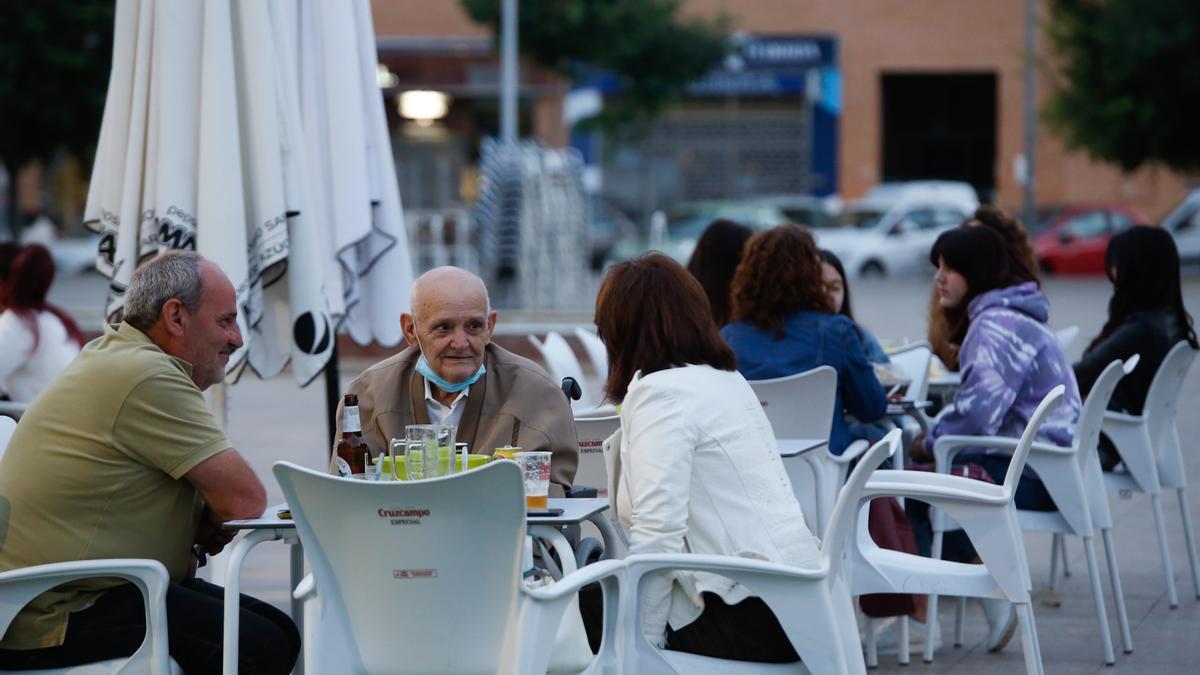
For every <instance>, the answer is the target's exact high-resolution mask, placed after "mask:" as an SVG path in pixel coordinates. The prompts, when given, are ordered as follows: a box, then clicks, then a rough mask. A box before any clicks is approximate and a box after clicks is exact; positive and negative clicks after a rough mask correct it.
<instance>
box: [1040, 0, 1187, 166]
mask: <svg viewBox="0 0 1200 675" xmlns="http://www.w3.org/2000/svg"><path fill="white" fill-rule="evenodd" d="M1048 19H1049V20H1048V22H1047V26H1046V29H1047V34H1048V35H1049V38H1050V44H1051V47H1052V49H1053V51H1054V55H1055V57H1056V61H1057V64H1058V65H1059V68H1060V75H1061V76H1062V78H1063V80H1064V81H1063V83H1062V85H1061V86H1060V87H1059V89H1058V90H1057V91H1056V92H1055V93H1054V95H1053V98H1052V99H1051V100H1050V101H1049V103H1048V105H1047V106H1046V108H1045V109H1044V115H1045V117H1046V119H1047V120H1048V121H1049V122H1050V123H1051V125H1052V126H1053V127H1054V128H1055V129H1057V130H1058V131H1059V132H1060V133H1062V134H1063V137H1064V139H1065V140H1066V142H1067V145H1068V146H1070V147H1073V148H1083V149H1085V150H1086V151H1087V152H1088V153H1089V154H1090V155H1091V156H1093V157H1095V158H1097V159H1101V160H1106V161H1111V162H1115V163H1117V164H1119V165H1120V166H1121V167H1122V168H1124V169H1126V170H1132V169H1135V168H1137V167H1139V166H1141V165H1143V164H1145V163H1147V162H1161V163H1162V164H1165V165H1166V166H1168V167H1171V168H1173V169H1176V170H1180V171H1195V170H1197V169H1200V0H1051V2H1050V14H1049V18H1048Z"/></svg>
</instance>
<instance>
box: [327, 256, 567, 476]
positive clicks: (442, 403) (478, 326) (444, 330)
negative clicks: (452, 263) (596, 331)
mask: <svg viewBox="0 0 1200 675" xmlns="http://www.w3.org/2000/svg"><path fill="white" fill-rule="evenodd" d="M400 326H401V328H403V329H404V338H405V340H406V341H407V342H408V345H409V346H408V347H407V348H406V349H405V350H404V351H402V352H400V353H399V354H396V355H395V356H392V357H390V358H387V359H384V360H383V361H380V362H379V363H377V364H375V365H373V366H371V367H370V368H368V369H367V370H366V371H365V372H364V373H363V374H362V375H359V376H358V378H357V379H355V380H354V382H353V383H351V385H350V388H349V389H347V390H346V393H347V394H356V395H357V396H358V407H359V418H360V420H361V421H362V433H363V438H364V439H365V440H366V442H367V445H368V446H369V447H370V449H371V452H372V453H373V454H374V453H379V452H386V451H387V447H388V442H389V441H390V439H393V438H404V437H405V427H406V426H408V425H409V424H449V425H453V426H455V427H457V429H458V431H457V434H456V439H457V440H458V441H459V442H465V443H467V444H468V446H469V447H470V450H471V452H472V453H478V454H487V455H490V454H492V452H493V451H494V450H495V449H496V448H498V447H503V446H505V445H515V446H520V447H521V448H524V449H525V450H530V451H534V450H540V451H549V452H552V453H554V454H553V456H552V458H551V476H550V481H551V485H550V491H551V496H562V494H563V492H564V490H565V489H566V488H569V487H571V483H572V481H573V480H574V478H575V467H576V465H577V464H578V462H579V440H578V439H577V438H576V436H575V423H574V421H573V419H572V416H571V407H570V405H569V404H568V403H567V400H566V397H565V396H563V393H562V390H561V389H560V388H559V384H558V383H556V382H554V381H553V380H551V379H550V376H549V375H547V374H546V371H544V370H542V368H541V367H540V366H538V365H537V364H536V363H534V362H533V361H530V360H529V359H526V358H524V357H521V356H517V355H516V354H513V353H512V352H510V351H508V350H506V349H504V348H502V347H500V346H498V345H495V344H492V342H491V340H492V330H493V329H494V328H495V326H496V311H495V310H493V309H492V308H491V303H490V302H489V300H488V292H487V287H486V286H484V283H483V280H482V279H480V278H479V277H477V276H475V275H474V274H471V273H470V272H468V271H466V270H463V269H459V268H457V267H438V268H436V269H432V270H429V271H428V272H426V273H425V274H422V275H421V276H420V277H418V278H417V280H416V282H414V283H413V289H412V313H411V314H403V315H401V317H400ZM337 419H338V430H337V432H338V437H340V436H341V420H342V410H341V406H340V405H339V407H338V415H337Z"/></svg>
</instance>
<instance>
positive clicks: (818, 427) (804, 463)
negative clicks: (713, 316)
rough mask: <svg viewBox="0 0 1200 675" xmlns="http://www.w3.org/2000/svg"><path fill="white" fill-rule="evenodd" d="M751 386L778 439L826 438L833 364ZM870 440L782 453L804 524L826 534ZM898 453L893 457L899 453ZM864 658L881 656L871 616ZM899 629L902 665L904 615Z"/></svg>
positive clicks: (872, 664) (870, 659) (872, 663)
mask: <svg viewBox="0 0 1200 675" xmlns="http://www.w3.org/2000/svg"><path fill="white" fill-rule="evenodd" d="M750 387H751V388H752V389H754V393H755V394H756V395H757V396H758V402H759V403H760V404H762V407H763V412H765V413H766V414H767V420H768V421H770V422H771V430H772V431H773V432H774V434H775V438H776V439H778V440H784V439H790V438H822V439H825V440H826V441H828V440H829V435H830V432H831V430H832V427H833V415H834V404H835V403H836V401H837V398H836V397H837V370H835V369H834V368H832V367H830V366H820V367H817V368H813V369H812V370H807V371H805V372H803V373H797V374H795V375H788V376H785V377H777V378H772V379H769V380H755V381H752V382H750ZM868 447H869V444H868V443H867V442H866V441H864V440H857V441H854V442H853V443H851V444H850V445H849V447H847V448H846V450H845V452H843V453H842V454H841V455H835V454H833V453H832V452H830V451H829V448H828V447H826V448H825V449H823V450H814V451H811V452H806V453H804V454H803V455H801V456H800V458H799V461H797V460H796V458H785V459H784V462H783V466H784V469H785V470H787V473H788V478H790V479H791V481H792V490H793V491H794V493H795V495H796V500H797V501H799V502H800V506H801V509H802V511H803V513H804V520H805V523H806V524H807V525H808V528H809V529H810V530H811V531H812V532H813V534H816V535H817V536H819V537H824V536H825V532H826V528H827V527H828V524H829V518H830V517H831V515H832V514H833V508H834V503H835V501H836V500H837V497H838V491H839V490H841V489H842V485H843V484H844V483H845V482H846V474H847V473H848V472H849V471H850V465H851V463H852V462H854V460H856V459H858V458H859V457H860V456H861V455H862V454H863V453H864V452H866V451H867V449H868ZM902 453H903V450H901V453H897V455H895V457H897V458H898V457H899V455H900V454H902ZM866 629H867V664H868V665H869V666H870V667H872V668H874V667H875V666H876V665H878V662H879V658H878V655H877V653H876V647H875V639H874V638H875V630H876V629H875V620H874V619H872V618H870V617H867V619H866ZM898 630H899V632H900V636H899V639H898V644H899V647H900V649H899V654H898V656H899V662H900V663H901V664H902V665H904V664H907V663H908V661H909V656H908V617H901V618H900V621H899V624H898Z"/></svg>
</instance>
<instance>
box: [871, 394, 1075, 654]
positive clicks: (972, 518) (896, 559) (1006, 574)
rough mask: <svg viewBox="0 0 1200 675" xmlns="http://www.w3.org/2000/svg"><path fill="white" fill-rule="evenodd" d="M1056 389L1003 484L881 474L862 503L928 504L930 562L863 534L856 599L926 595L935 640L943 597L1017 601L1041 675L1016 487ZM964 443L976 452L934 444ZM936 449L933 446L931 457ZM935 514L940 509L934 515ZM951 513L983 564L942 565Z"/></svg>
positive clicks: (1027, 646)
mask: <svg viewBox="0 0 1200 675" xmlns="http://www.w3.org/2000/svg"><path fill="white" fill-rule="evenodd" d="M1064 392H1065V388H1064V387H1063V386H1062V385H1059V386H1057V387H1055V388H1054V389H1052V390H1051V391H1050V393H1049V394H1047V395H1046V397H1045V398H1044V399H1042V402H1041V403H1040V404H1039V405H1038V407H1037V409H1036V410H1035V411H1034V412H1033V415H1032V416H1031V417H1030V419H1029V423H1028V425H1027V426H1026V427H1025V432H1024V433H1023V434H1021V439H1020V441H1019V442H1018V443H1017V446H1016V449H1015V450H1014V451H1013V455H1012V460H1011V462H1010V463H1009V467H1008V473H1007V474H1006V476H1005V480H1004V484H1003V485H992V484H990V483H984V482H983V481H977V480H973V479H970V478H965V477H962V476H952V475H949V474H944V473H929V472H924V471H895V470H891V471H876V472H875V475H874V476H872V477H871V479H870V480H869V481H867V485H866V487H864V488H863V494H862V496H863V498H864V499H870V498H874V497H887V496H891V497H904V498H907V499H916V500H918V501H923V502H927V503H928V504H929V505H930V507H931V510H930V512H931V515H933V517H934V541H933V557H932V558H923V557H920V556H915V555H910V554H907V553H901V552H899V551H888V550H882V549H880V548H879V547H878V546H876V545H875V543H874V542H873V541H872V540H871V538H870V536H869V535H867V533H865V532H864V530H865V528H863V527H861V526H860V528H859V532H858V536H857V537H856V539H855V546H853V547H852V548H851V556H853V558H854V565H853V567H852V574H853V577H852V585H853V588H854V591H855V592H856V593H929V594H930V597H929V610H928V615H929V621H930V630H929V632H930V634H931V635H932V634H934V633H935V630H934V627H933V626H934V622H936V621H937V616H938V614H937V598H938V595H939V594H946V595H958V596H966V597H977V598H997V599H1005V600H1008V601H1009V602H1012V603H1013V604H1014V605H1015V606H1016V609H1017V617H1018V618H1019V620H1020V624H1021V643H1022V647H1023V648H1024V652H1025V669H1026V671H1027V672H1029V673H1038V674H1040V673H1042V672H1044V671H1043V669H1042V657H1041V649H1040V647H1039V645H1038V637H1037V630H1036V628H1035V627H1034V622H1033V609H1032V607H1031V606H1030V588H1031V584H1030V580H1029V564H1028V562H1027V560H1026V556H1025V543H1024V540H1023V538H1022V535H1021V525H1020V522H1019V520H1018V516H1017V509H1016V507H1015V505H1014V504H1013V497H1014V495H1015V494H1016V488H1017V481H1018V480H1019V479H1020V477H1021V471H1022V469H1024V467H1025V461H1026V459H1027V458H1028V457H1029V452H1030V450H1031V448H1032V446H1033V440H1034V438H1035V437H1036V436H1037V432H1038V429H1039V428H1040V427H1041V425H1042V421H1043V420H1044V419H1045V418H1046V415H1048V414H1049V413H1050V411H1051V410H1053V409H1054V408H1055V407H1057V406H1058V405H1059V403H1060V402H1061V401H1062V398H1063V393H1064ZM961 439H969V443H970V444H971V445H972V446H974V447H978V446H979V445H980V443H979V441H980V440H983V439H980V438H977V437H964V436H944V437H942V438H939V439H938V441H937V443H940V444H941V445H942V447H943V448H944V447H949V446H953V445H955V444H956V443H959V442H960V440H961ZM937 451H938V447H937V444H935V448H934V452H935V453H937ZM935 509H936V510H935ZM942 512H945V513H947V514H949V515H950V516H951V517H952V518H953V519H954V520H955V521H956V522H957V523H958V524H959V525H960V526H961V527H962V528H963V529H964V530H966V532H967V536H969V537H970V538H971V542H972V543H973V544H974V545H975V548H976V551H977V552H978V553H979V557H980V559H982V560H983V563H984V564H982V565H970V564H964V563H958V562H951V561H946V560H941V559H940V558H941V552H942V551H941V548H942V538H941V533H940V530H939V527H940V524H939V518H940V517H941V514H942ZM933 648H934V640H932V639H930V640H927V641H926V643H925V661H926V662H927V663H929V662H932V661H933Z"/></svg>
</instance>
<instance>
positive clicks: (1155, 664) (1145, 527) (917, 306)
mask: <svg viewBox="0 0 1200 675" xmlns="http://www.w3.org/2000/svg"><path fill="white" fill-rule="evenodd" d="M852 290H853V293H854V301H855V310H856V312H857V314H858V317H859V320H860V321H862V322H863V323H864V324H865V325H866V326H867V327H868V328H870V329H871V331H872V332H874V333H875V334H876V335H877V336H878V337H880V338H881V339H895V340H900V339H903V338H910V339H919V338H920V337H922V336H923V335H924V326H925V303H926V299H927V298H928V281H927V280H925V279H900V280H887V281H870V282H868V281H860V282H857V283H855V284H854V286H853V289H852ZM1046 290H1047V293H1048V294H1049V296H1050V299H1051V303H1052V309H1051V321H1050V323H1051V326H1052V327H1054V328H1063V327H1066V326H1070V325H1078V326H1079V327H1080V329H1081V330H1080V338H1079V340H1077V342H1076V344H1075V345H1074V347H1073V349H1072V350H1071V352H1072V353H1070V354H1069V356H1072V357H1077V356H1078V354H1079V352H1080V351H1081V350H1082V347H1083V345H1084V344H1086V342H1087V340H1088V339H1090V336H1093V335H1095V334H1096V332H1097V331H1098V330H1099V327H1100V325H1101V323H1102V322H1103V319H1104V315H1105V307H1106V303H1107V299H1108V295H1109V288H1108V285H1107V283H1106V282H1105V281H1103V280H1097V279H1089V280H1076V279H1052V280H1050V281H1049V282H1048V283H1047V284H1046ZM1184 292H1185V298H1186V301H1187V304H1188V307H1189V309H1190V311H1191V313H1192V315H1193V316H1196V317H1200V278H1197V277H1195V276H1193V277H1191V278H1189V279H1188V280H1187V282H1186V284H1185V291H1184ZM103 293H104V285H103V282H102V281H101V280H100V279H99V278H98V277H95V276H84V277H75V278H69V279H63V280H61V281H60V283H59V285H58V286H57V288H56V289H55V292H54V294H53V296H52V298H53V299H54V300H55V301H57V302H60V303H61V304H63V305H65V306H67V307H68V308H70V309H71V310H73V311H75V312H76V313H77V315H79V316H81V318H83V319H84V320H85V322H86V321H87V320H88V319H89V318H91V319H92V320H93V321H95V322H98V320H99V316H98V312H97V311H96V307H98V306H99V305H100V303H101V302H102V296H103ZM509 316H512V315H511V314H510V315H509ZM578 316H579V317H585V316H587V313H586V312H581V313H580V314H579V315H578ZM539 318H540V317H538V316H537V315H529V314H525V315H522V316H521V317H520V320H521V321H522V322H523V323H524V322H531V323H534V324H535V323H536V322H537V321H538V320H539ZM563 319H564V317H562V316H556V317H551V318H550V319H549V320H552V321H556V322H559V321H562V320H563ZM501 321H504V317H503V316H502V318H501ZM369 363H370V361H368V360H365V359H361V358H360V359H349V360H346V361H344V362H343V364H342V366H343V368H342V371H343V372H342V381H343V383H348V382H349V381H350V379H351V378H352V377H354V376H355V375H357V374H358V373H359V372H361V370H362V369H363V368H365V367H366V366H367V365H369ZM229 391H230V394H229V399H230V415H229V436H230V439H231V440H232V442H233V443H234V445H235V446H236V447H237V448H238V449H239V450H241V452H243V453H244V454H245V455H246V457H247V458H248V459H249V461H250V462H251V464H252V465H253V466H254V468H255V470H257V471H258V472H259V475H260V476H261V477H262V478H263V480H264V482H265V483H266V484H267V485H268V490H269V492H270V498H271V499H272V500H274V501H278V500H280V493H279V489H278V487H277V486H276V485H275V481H274V480H273V479H272V478H271V473H270V466H271V464H272V463H273V462H275V461H277V460H280V459H287V460H290V461H293V462H297V463H299V464H303V465H307V466H312V467H320V466H324V465H325V463H326V461H327V460H326V458H327V453H328V447H329V439H327V438H325V434H326V432H325V419H324V415H323V413H322V410H323V391H322V389H320V388H319V387H318V386H311V387H309V388H308V389H299V388H298V387H297V386H296V385H295V383H294V381H293V380H292V379H291V378H290V377H288V376H284V377H279V378H275V379H273V380H270V381H260V380H257V379H255V378H254V377H253V376H248V377H246V378H243V380H242V381H241V382H239V383H238V384H237V385H235V386H233V387H231V388H230V390H229ZM1197 400H1200V367H1197V368H1193V369H1192V372H1191V375H1190V376H1189V379H1188V381H1187V382H1186V384H1185V385H1184V389H1183V393H1182V401H1181V403H1180V412H1181V414H1180V420H1179V426H1180V436H1181V437H1182V439H1183V442H1184V445H1185V454H1186V455H1187V458H1188V460H1187V461H1188V470H1189V472H1190V473H1191V475H1192V476H1193V477H1194V478H1200V452H1198V450H1200V448H1197V447H1196V439H1197V438H1200V414H1197V413H1200V406H1198V405H1197V404H1196V401H1197ZM1110 501H1111V503H1112V506H1113V509H1114V516H1115V518H1116V527H1115V539H1116V544H1117V558H1118V561H1119V565H1120V569H1121V576H1122V580H1123V583H1124V586H1125V593H1126V602H1127V605H1128V609H1129V619H1130V622H1131V625H1132V627H1133V639H1134V647H1135V651H1134V653H1133V654H1132V655H1122V654H1121V653H1120V639H1119V636H1118V635H1117V626H1116V620H1115V616H1114V615H1113V613H1112V603H1111V598H1109V596H1108V594H1107V582H1105V589H1106V596H1105V597H1106V602H1108V603H1109V615H1110V625H1111V632H1112V636H1113V642H1114V644H1115V645H1116V646H1117V666H1116V669H1115V672H1137V673H1179V672H1195V671H1196V670H1197V669H1198V667H1197V666H1196V665H1195V664H1196V663H1198V662H1200V640H1196V636H1197V635H1200V600H1198V599H1197V598H1196V596H1197V590H1198V589H1196V588H1195V587H1194V586H1193V585H1192V581H1191V579H1190V575H1189V573H1188V570H1187V555H1186V553H1185V551H1184V547H1183V539H1182V536H1181V530H1180V514H1179V509H1178V504H1177V502H1176V501H1175V498H1174V496H1170V497H1168V498H1167V499H1166V500H1165V506H1166V519H1167V528H1168V532H1169V534H1170V535H1171V536H1172V537H1173V540H1172V560H1173V562H1174V565H1175V576H1176V582H1177V584H1178V588H1179V595H1180V605H1179V608H1178V609H1176V610H1169V609H1167V605H1166V600H1165V593H1164V590H1163V583H1162V579H1161V576H1160V572H1159V563H1158V555H1157V544H1156V538H1155V536H1154V528H1153V521H1152V519H1151V516H1150V510H1149V504H1148V500H1147V499H1145V498H1141V497H1134V498H1131V499H1120V498H1118V497H1117V496H1116V495H1111V499H1110ZM1189 501H1190V507H1191V509H1192V513H1193V514H1196V515H1197V516H1200V496H1197V494H1196V491H1193V492H1192V494H1190V496H1189ZM1049 539H1050V537H1049V535H1028V536H1027V537H1026V546H1027V550H1028V553H1029V556H1030V561H1031V567H1032V569H1033V572H1034V587H1035V590H1037V591H1038V593H1039V601H1038V602H1036V603H1035V604H1036V607H1035V611H1036V617H1037V624H1038V629H1039V635H1040V638H1041V643H1042V651H1043V657H1044V659H1045V663H1046V670H1047V672H1050V673H1085V672H1086V673H1095V672H1102V671H1103V672H1114V671H1107V670H1105V669H1104V668H1103V660H1102V657H1101V651H1100V643H1099V640H1098V636H1097V627H1096V622H1095V613H1094V610H1093V605H1092V600H1091V595H1090V591H1089V590H1088V588H1089V587H1088V577H1087V574H1086V566H1085V563H1084V558H1083V549H1082V547H1081V546H1080V544H1079V542H1078V541H1070V542H1069V543H1068V552H1069V556H1070V566H1071V570H1072V572H1073V575H1072V576H1071V577H1070V578H1069V579H1066V580H1065V581H1064V582H1060V587H1059V592H1058V594H1057V600H1058V601H1061V605H1060V606H1057V607H1055V606H1052V605H1053V604H1054V603H1052V602H1043V601H1042V600H1048V599H1049V597H1048V595H1047V594H1046V593H1045V590H1044V589H1045V587H1046V582H1047V579H1048V574H1049V572H1048V570H1049ZM1100 559H1101V560H1103V554H1102V553H1101V554H1100ZM286 570H287V566H286V557H285V554H284V551H283V547H281V546H277V545H274V544H264V545H262V546H260V547H258V548H257V549H256V550H255V551H254V552H253V553H251V555H250V557H249V558H248V560H247V565H246V568H245V572H244V576H243V581H244V588H245V590H246V591H247V592H250V593H253V594H255V595H258V596H260V597H263V598H265V599H267V600H269V601H271V602H273V603H275V604H277V605H280V606H284V605H285V604H286V601H287V600H286V598H287V572H286ZM1101 573H1102V574H1103V575H1107V569H1106V568H1105V566H1104V564H1103V562H1101ZM1104 578H1105V579H1107V576H1105V577H1104ZM951 605H952V603H949V602H943V603H942V608H943V624H944V625H945V626H946V627H947V630H948V629H949V626H950V625H952V620H951V616H952V615H951V614H950V613H949V611H950V609H951ZM984 630H985V624H984V621H983V618H982V615H981V614H980V613H979V611H978V609H975V608H973V607H972V608H970V609H968V614H967V622H966V645H965V646H964V647H963V648H962V649H953V648H950V647H944V648H943V649H942V650H941V651H940V652H939V653H938V657H937V660H936V661H935V662H934V664H932V665H925V664H922V663H921V662H920V658H919V656H917V657H916V658H915V659H914V663H913V665H911V666H909V667H907V668H905V669H904V670H905V671H907V672H939V673H940V672H978V673H985V672H1019V671H1020V670H1021V668H1022V662H1021V649H1020V646H1019V643H1018V642H1017V641H1016V640H1014V642H1013V644H1010V645H1009V647H1008V648H1007V649H1006V650H1005V651H1004V652H1002V653H1001V654H987V653H986V652H985V651H984V650H983V648H982V646H981V644H980V643H981V641H982V639H983V634H984ZM880 670H881V671H884V672H899V671H900V669H899V668H898V667H897V664H896V658H895V657H894V656H882V657H881V658H880Z"/></svg>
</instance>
